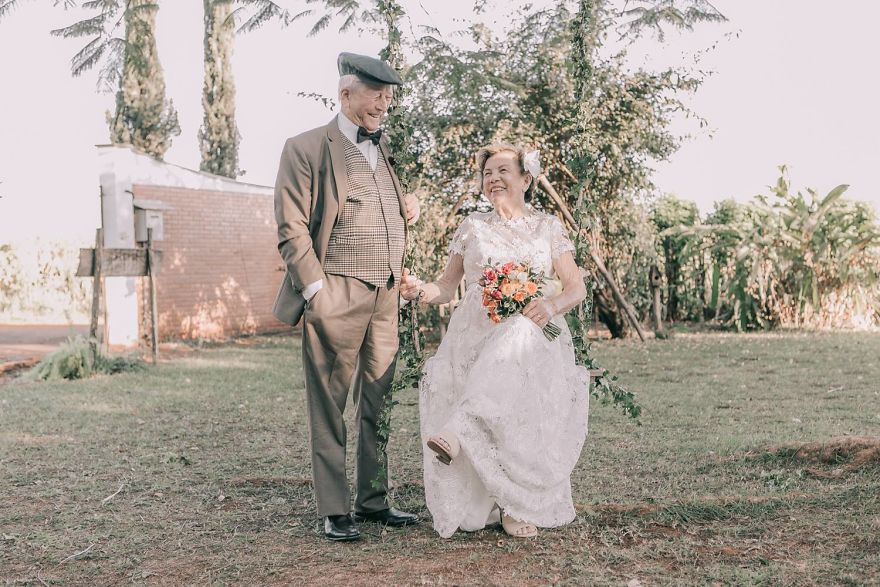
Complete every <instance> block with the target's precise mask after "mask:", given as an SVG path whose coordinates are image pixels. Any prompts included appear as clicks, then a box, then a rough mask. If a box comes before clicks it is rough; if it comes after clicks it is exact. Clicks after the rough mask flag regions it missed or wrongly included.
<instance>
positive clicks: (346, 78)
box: [339, 73, 364, 96]
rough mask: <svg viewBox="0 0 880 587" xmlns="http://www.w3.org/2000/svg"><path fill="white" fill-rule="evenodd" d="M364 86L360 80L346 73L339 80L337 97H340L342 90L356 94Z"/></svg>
mask: <svg viewBox="0 0 880 587" xmlns="http://www.w3.org/2000/svg"><path fill="white" fill-rule="evenodd" d="M363 85H364V82H362V81H361V79H360V78H359V77H358V76H356V75H354V74H352V73H347V74H345V75H343V76H341V77H340V78H339V95H340V96H341V95H342V91H343V90H348V91H349V92H356V91H357V90H359V89H360V88H361V87H362V86H363Z"/></svg>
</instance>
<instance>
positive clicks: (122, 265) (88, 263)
mask: <svg viewBox="0 0 880 587" xmlns="http://www.w3.org/2000/svg"><path fill="white" fill-rule="evenodd" d="M153 257H154V264H153V272H154V273H158V272H159V267H160V263H161V261H162V252H161V251H153ZM101 273H102V274H103V275H104V277H143V276H145V275H146V274H147V253H146V251H145V250H144V249H102V251H101ZM76 275H77V276H78V277H92V276H94V275H95V249H80V250H79V267H78V268H77V270H76Z"/></svg>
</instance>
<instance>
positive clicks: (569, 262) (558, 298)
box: [401, 145, 589, 538]
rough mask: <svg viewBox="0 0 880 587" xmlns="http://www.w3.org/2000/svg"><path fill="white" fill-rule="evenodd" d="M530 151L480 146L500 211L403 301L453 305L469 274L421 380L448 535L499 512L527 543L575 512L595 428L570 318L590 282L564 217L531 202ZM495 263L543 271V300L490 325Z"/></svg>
mask: <svg viewBox="0 0 880 587" xmlns="http://www.w3.org/2000/svg"><path fill="white" fill-rule="evenodd" d="M524 157H525V154H524V152H523V149H521V148H518V147H513V146H510V145H492V146H489V147H485V148H483V149H481V150H480V151H479V153H478V154H477V162H478V164H479V169H480V174H481V178H482V189H483V194H484V195H485V196H486V198H487V199H488V200H489V201H490V202H491V203H492V205H493V207H494V210H493V211H492V212H486V213H473V214H471V215H470V216H468V217H467V218H466V219H465V220H464V221H463V222H462V224H461V225H460V226H459V227H458V230H457V231H456V232H455V235H454V237H453V239H452V243H451V244H450V246H449V261H448V264H447V266H446V269H445V271H444V273H443V275H442V276H441V277H440V278H439V279H438V280H437V281H435V282H432V283H422V282H421V281H420V280H418V279H417V278H415V277H414V276H411V275H408V276H405V277H404V278H403V280H402V282H401V295H402V296H403V297H404V298H406V299H408V300H416V299H418V300H421V301H422V302H423V303H429V304H443V303H447V302H449V301H450V299H452V295H453V293H454V291H455V289H456V287H457V286H458V284H459V282H460V281H461V279H462V277H464V278H465V282H466V285H467V288H466V293H465V295H464V298H463V299H462V301H461V303H460V304H459V306H458V308H457V309H456V311H455V312H454V314H453V315H452V319H451V321H450V323H449V329H448V330H447V332H446V336H445V338H444V339H443V341H442V343H441V344H440V348H439V349H438V350H437V353H436V354H435V355H434V356H433V357H432V358H431V359H430V360H429V361H428V362H427V364H426V370H425V376H424V378H423V379H422V381H421V385H420V404H419V407H420V415H421V431H422V437H423V440H424V441H425V443H426V445H427V448H428V449H429V450H426V451H425V457H424V471H425V473H424V475H425V499H426V502H427V505H428V509H429V510H430V511H431V514H432V517H433V519H434V528H435V529H436V530H437V532H438V533H439V534H440V535H441V536H443V537H449V536H451V535H452V534H453V533H454V532H455V531H456V530H457V529H462V530H466V531H474V530H479V529H481V528H483V527H485V526H486V524H487V523H489V522H493V521H497V520H498V517H499V516H500V519H501V523H502V526H503V528H504V530H505V531H506V532H507V533H508V534H510V535H511V536H515V537H522V538H526V537H532V536H536V535H537V533H538V527H545V528H552V527H556V526H561V525H563V524H567V523H569V522H571V521H572V520H573V519H574V518H575V510H574V505H573V503H572V498H571V481H570V477H571V472H572V470H573V469H574V466H575V464H576V463H577V461H578V458H579V456H580V452H581V448H582V446H583V443H584V441H585V439H586V435H587V412H588V398H589V394H588V384H589V374H588V372H587V370H586V369H584V368H583V367H579V366H577V365H576V364H575V356H574V349H573V346H572V342H571V334H570V332H569V330H568V327H567V325H566V323H565V320H564V318H563V315H564V314H565V313H566V312H567V311H568V310H570V309H571V308H573V307H575V306H576V305H577V304H579V303H580V302H581V301H582V300H583V299H584V297H585V296H586V288H585V287H584V283H583V278H582V274H581V271H580V269H579V268H578V267H577V265H576V263H575V260H574V256H573V254H572V252H573V251H574V246H573V245H572V243H571V241H570V240H569V238H568V235H567V233H566V230H565V228H564V226H563V225H562V223H561V222H560V221H559V219H558V218H556V217H555V216H552V215H549V214H545V213H543V212H538V211H536V210H534V209H532V208H531V207H529V206H528V205H527V204H526V202H527V200H528V199H529V197H530V196H531V193H532V189H533V187H534V181H535V178H534V177H532V175H531V174H530V173H528V172H527V171H526V168H525V166H524ZM490 260H491V262H492V263H493V264H494V263H507V262H512V263H514V264H520V263H529V264H530V265H531V267H532V268H533V269H534V271H536V272H543V274H544V276H545V278H546V280H545V282H544V284H543V285H542V289H541V293H542V297H540V298H539V299H537V300H534V301H532V302H531V303H529V304H528V305H527V306H526V307H525V308H524V309H523V311H522V313H521V314H517V315H514V316H511V317H509V318H507V319H504V320H501V321H500V322H496V321H494V320H491V319H490V318H489V316H488V315H487V311H486V307H484V303H483V302H484V300H483V292H482V287H481V285H480V283H479V280H480V279H481V277H482V275H483V270H484V267H485V265H486V264H487V263H488V262H489V261H490ZM560 283H561V287H560V285H559V284H560ZM496 320H497V319H496ZM548 322H553V323H554V324H555V325H556V326H558V327H559V329H560V330H561V331H562V332H561V335H560V336H558V337H557V338H555V339H554V340H549V339H548V337H546V336H545V335H544V333H543V332H542V328H543V327H544V326H546V325H547V323H548Z"/></svg>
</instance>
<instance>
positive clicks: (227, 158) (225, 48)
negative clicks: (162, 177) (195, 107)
mask: <svg viewBox="0 0 880 587" xmlns="http://www.w3.org/2000/svg"><path fill="white" fill-rule="evenodd" d="M233 1H234V0H203V2H204V7H205V83H204V89H203V91H202V109H203V111H204V121H203V122H202V127H201V128H200V129H199V145H200V148H201V152H202V162H201V165H200V167H199V168H200V169H201V170H202V171H207V172H210V173H215V174H217V175H223V176H226V177H231V178H235V177H237V176H239V175H240V174H241V170H240V169H239V168H238V145H239V142H240V141H241V135H240V134H239V132H238V127H237V125H236V123H235V80H234V78H233V74H232V50H233V46H234V43H235V27H234V21H233V19H232V18H231V16H232V4H233Z"/></svg>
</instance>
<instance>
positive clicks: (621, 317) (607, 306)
mask: <svg viewBox="0 0 880 587" xmlns="http://www.w3.org/2000/svg"><path fill="white" fill-rule="evenodd" d="M593 303H594V306H595V308H596V315H597V317H598V318H599V321H600V322H602V324H604V325H605V326H606V327H607V328H608V330H609V332H611V337H612V338H627V337H629V336H630V334H631V333H632V331H631V326H630V324H629V320H628V319H627V317H626V314H625V313H624V311H623V310H622V309H621V308H620V307H619V306H618V304H617V302H616V301H615V300H614V294H613V293H612V292H611V288H610V287H608V286H605V287H601V288H599V287H597V288H596V291H595V293H594V296H593Z"/></svg>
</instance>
